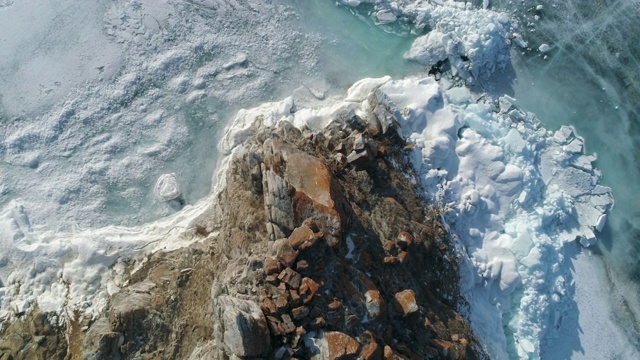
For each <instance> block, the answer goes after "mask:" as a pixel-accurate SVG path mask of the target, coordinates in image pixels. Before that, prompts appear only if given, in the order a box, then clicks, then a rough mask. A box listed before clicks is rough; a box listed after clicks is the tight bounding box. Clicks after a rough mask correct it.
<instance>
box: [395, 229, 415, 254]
mask: <svg viewBox="0 0 640 360" xmlns="http://www.w3.org/2000/svg"><path fill="white" fill-rule="evenodd" d="M396 243H397V244H398V246H400V248H401V249H402V250H407V248H408V247H409V246H411V245H412V244H413V236H412V235H411V234H410V233H408V232H406V231H403V232H401V233H400V234H398V238H397V239H396Z"/></svg>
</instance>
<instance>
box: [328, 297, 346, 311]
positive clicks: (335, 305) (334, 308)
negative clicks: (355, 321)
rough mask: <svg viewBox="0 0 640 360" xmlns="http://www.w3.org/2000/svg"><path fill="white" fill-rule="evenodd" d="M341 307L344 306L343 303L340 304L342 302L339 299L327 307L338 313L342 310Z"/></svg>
mask: <svg viewBox="0 0 640 360" xmlns="http://www.w3.org/2000/svg"><path fill="white" fill-rule="evenodd" d="M340 305H342V303H341V302H340V300H338V299H333V301H331V302H330V303H329V305H327V307H328V308H329V310H331V311H336V310H338V309H339V308H340Z"/></svg>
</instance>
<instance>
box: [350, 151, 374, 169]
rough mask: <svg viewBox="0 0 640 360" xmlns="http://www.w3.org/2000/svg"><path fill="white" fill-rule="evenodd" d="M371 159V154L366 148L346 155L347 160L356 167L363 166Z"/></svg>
mask: <svg viewBox="0 0 640 360" xmlns="http://www.w3.org/2000/svg"><path fill="white" fill-rule="evenodd" d="M371 161H373V155H372V154H371V152H370V151H369V150H368V149H364V150H361V151H355V150H354V151H352V152H350V153H349V155H348V156H347V162H348V163H349V164H351V165H353V166H355V167H357V168H365V167H367V166H369V164H371Z"/></svg>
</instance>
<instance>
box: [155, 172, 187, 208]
mask: <svg viewBox="0 0 640 360" xmlns="http://www.w3.org/2000/svg"><path fill="white" fill-rule="evenodd" d="M153 194H154V195H155V196H156V198H158V200H160V201H170V200H174V199H177V198H179V197H180V196H181V195H182V191H181V190H180V186H179V185H178V179H176V174H174V173H171V174H162V175H160V177H159V178H158V180H157V181H156V185H155V187H154V188H153Z"/></svg>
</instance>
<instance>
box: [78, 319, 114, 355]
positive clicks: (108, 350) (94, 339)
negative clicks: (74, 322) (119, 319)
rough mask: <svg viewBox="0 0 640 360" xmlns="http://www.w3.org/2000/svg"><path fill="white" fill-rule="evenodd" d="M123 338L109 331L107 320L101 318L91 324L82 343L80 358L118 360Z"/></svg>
mask: <svg viewBox="0 0 640 360" xmlns="http://www.w3.org/2000/svg"><path fill="white" fill-rule="evenodd" d="M123 342H124V336H123V335H122V334H121V333H119V332H113V331H111V330H110V329H109V320H108V319H107V318H102V319H99V320H98V321H96V322H95V323H93V325H92V326H91V328H90V329H89V331H87V333H86V335H85V336H84V341H83V342H82V348H83V350H82V357H83V358H84V359H85V360H119V359H121V354H120V350H119V348H120V345H122V343H123Z"/></svg>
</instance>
